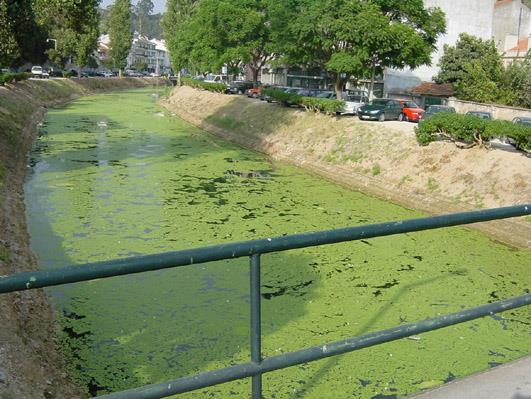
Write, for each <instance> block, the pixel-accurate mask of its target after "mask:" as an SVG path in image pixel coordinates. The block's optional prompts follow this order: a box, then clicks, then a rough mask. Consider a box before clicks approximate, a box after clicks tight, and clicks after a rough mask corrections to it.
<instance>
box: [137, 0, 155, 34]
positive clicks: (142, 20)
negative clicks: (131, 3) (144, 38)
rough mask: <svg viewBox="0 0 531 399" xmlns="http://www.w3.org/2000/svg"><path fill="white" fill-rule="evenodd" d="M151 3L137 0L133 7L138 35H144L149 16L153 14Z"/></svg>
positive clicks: (147, 0) (146, 0) (149, 0)
mask: <svg viewBox="0 0 531 399" xmlns="http://www.w3.org/2000/svg"><path fill="white" fill-rule="evenodd" d="M153 7H154V6H153V2H152V1H151V0H138V3H137V4H136V6H135V12H136V20H137V21H138V25H137V27H138V29H137V30H138V33H140V34H141V35H145V34H146V32H145V27H146V25H147V22H148V21H149V15H150V14H151V13H152V12H153Z"/></svg>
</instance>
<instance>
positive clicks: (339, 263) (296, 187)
mask: <svg viewBox="0 0 531 399" xmlns="http://www.w3.org/2000/svg"><path fill="white" fill-rule="evenodd" d="M160 94H161V92H160V91H157V90H156V89H141V90H134V91H128V92H115V93H109V94H101V95H94V96H88V97H84V98H82V99H79V100H76V101H74V102H72V103H69V104H68V105H66V106H64V107H61V108H56V109H50V110H49V112H48V114H47V117H46V119H45V121H43V123H42V126H40V128H39V137H38V139H37V140H36V142H35V145H34V148H33V151H32V154H31V157H30V166H31V173H30V174H29V177H28V180H27V183H26V186H25V201H26V209H27V211H26V212H27V222H28V227H29V231H30V234H31V244H32V248H33V250H34V251H35V253H36V254H37V256H38V258H39V263H40V266H41V268H43V269H47V268H57V267H62V266H66V265H71V264H79V263H85V262H94V261H102V260H109V259H115V258H122V257H128V256H134V255H140V254H153V253H159V252H164V251H172V250H179V249H186V248H194V247H199V246H206V245H212V244H216V243H223V242H230V241H236V240H246V239H255V238H265V237H272V236H281V235H285V234H292V233H298V232H304V231H316V230H324V229H333V228H340V227H347V226H355V225H362V224H368V223H377V222H383V221H389V220H398V219H405V218H413V217H418V216H421V214H420V213H419V212H415V211H412V210H408V209H405V208H402V207H400V206H397V205H394V204H391V203H388V202H385V201H383V200H380V199H377V198H374V197H370V196H367V195H364V194H362V193H360V192H357V191H353V190H349V189H346V188H343V187H340V186H338V185H335V184H333V183H331V182H328V181H326V180H323V179H320V178H318V177H316V176H313V175H311V174H308V173H306V172H305V171H304V170H301V169H298V168H295V167H292V166H289V165H286V164H283V163H278V162H275V161H272V160H270V159H268V158H267V157H265V156H263V155H261V154H259V153H256V152H252V151H249V150H245V149H242V148H240V147H237V146H235V145H233V144H231V143H227V142H225V141H222V140H221V139H219V138H216V137H214V136H212V135H209V134H208V133H206V132H204V131H202V130H200V129H198V128H196V127H193V126H191V125H189V124H187V123H186V122H184V121H182V120H180V119H179V118H177V117H175V116H172V115H170V114H168V113H167V111H165V110H164V109H163V108H161V107H160V106H158V105H157V101H158V96H159V95H160ZM530 265H531V253H530V252H529V251H521V250H516V249H513V248H510V247H507V246H504V245H501V244H499V243H497V242H494V241H492V240H490V239H489V238H487V237H485V236H483V235H481V234H480V233H478V232H476V231H469V230H465V229H462V228H451V229H442V230H436V231H427V232H421V233H411V234H404V235H400V236H394V237H383V238H377V239H370V240H362V241H357V242H352V243H344V244H336V245H330V246H326V247H321V248H310V249H304V250H294V251H288V252H285V253H281V254H271V255H265V256H264V257H263V275H262V290H263V299H264V300H263V319H264V322H263V332H264V342H263V352H264V355H265V356H267V355H277V354H280V353H283V352H286V351H291V350H296V349H300V348H304V347H307V346H311V345H318V344H322V343H324V342H328V341H334V340H339V339H343V338H346V337H350V336H355V335H360V334H363V333H367V332H370V331H375V330H379V329H383V328H388V327H392V326H395V325H399V324H400V323H406V322H412V321H415V320H419V319H423V318H427V317H431V316H435V315H439V314H444V313H450V312H453V311H458V310H461V309H464V308H467V307H471V306H473V305H479V304H483V303H487V302H489V301H495V300H497V299H503V298H506V297H509V296H514V295H519V294H522V293H523V292H524V291H526V290H528V288H529V286H530V283H531V273H529V267H530ZM48 292H49V294H50V296H51V298H52V300H53V302H54V306H55V307H56V309H57V314H58V317H59V322H60V326H61V345H62V348H63V349H64V353H65V355H66V357H67V360H68V363H69V368H70V372H71V373H72V375H73V376H74V378H75V379H76V381H78V382H79V383H80V384H81V385H83V386H86V387H87V389H88V390H89V391H90V393H91V394H93V395H95V394H103V393H105V392H111V391H117V390H122V389H127V388H132V387H135V386H139V385H142V384H147V383H154V382H160V381H163V380H166V379H170V378H176V377H179V376H186V375H189V374H192V373H196V372H199V371H202V370H210V369H214V368H218V367H223V366H227V365H231V364H234V363H237V362H244V361H247V360H248V359H249V356H250V355H249V344H248V341H249V339H248V320H249V310H248V307H249V303H248V265H247V260H246V259H242V260H233V261H223V262H215V263H212V264H206V265H195V266H190V267H184V268H179V269H176V270H163V271H157V272H150V273H142V274H137V275H130V276H124V277H115V278H111V279H106V280H97V281H92V282H86V283H79V284H72V285H67V286H63V287H58V288H53V289H50V290H49V291H48ZM530 323H531V312H530V310H529V309H528V308H523V309H519V310H515V311H510V312H506V313H503V314H501V315H495V316H492V317H487V318H485V319H482V320H476V321H473V322H468V323H465V324H462V325H458V326H453V327H450V328H446V329H444V330H440V331H435V332H431V333H427V334H423V335H421V336H419V337H413V339H404V340H400V341H397V342H393V343H388V344H384V345H381V346H378V347H375V348H370V349H365V350H362V351H358V352H354V353H351V354H347V355H343V356H341V357H335V358H330V359H325V360H321V361H318V362H314V363H311V364H307V365H301V366H298V367H292V368H290V369H286V370H282V371H278V372H273V373H270V374H267V375H266V376H264V393H265V397H266V398H268V399H269V398H287V397H294V398H298V397H300V398H351V397H356V398H367V399H368V398H375V399H376V398H380V399H381V398H395V397H401V396H403V395H405V394H407V393H412V392H415V391H418V390H420V389H423V388H428V387H431V386H435V385H437V384H440V383H443V382H445V381H450V380H452V379H454V378H456V377H460V376H463V375H467V374H471V373H473V372H476V371H479V370H484V369H487V368H489V367H492V366H495V365H497V364H500V363H503V362H507V361H510V360H512V359H516V358H519V357H522V356H525V355H529V354H530V353H531V339H530V331H531V328H530ZM249 385H250V384H249V381H247V380H242V381H237V382H234V383H229V384H225V385H220V386H217V387H213V388H210V389H205V390H201V391H200V392H196V393H190V394H187V395H183V396H182V397H184V398H206V397H213V398H225V397H248V392H249Z"/></svg>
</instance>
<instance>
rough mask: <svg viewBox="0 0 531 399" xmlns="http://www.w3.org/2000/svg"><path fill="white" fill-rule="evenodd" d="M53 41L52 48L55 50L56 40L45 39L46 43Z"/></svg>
mask: <svg viewBox="0 0 531 399" xmlns="http://www.w3.org/2000/svg"><path fill="white" fill-rule="evenodd" d="M49 42H53V47H54V50H55V51H57V40H56V39H46V43H49Z"/></svg>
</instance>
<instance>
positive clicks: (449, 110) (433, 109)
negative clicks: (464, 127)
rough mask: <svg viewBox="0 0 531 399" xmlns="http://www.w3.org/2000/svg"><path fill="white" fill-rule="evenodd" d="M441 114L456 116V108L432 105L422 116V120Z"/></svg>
mask: <svg viewBox="0 0 531 399" xmlns="http://www.w3.org/2000/svg"><path fill="white" fill-rule="evenodd" d="M441 112H446V113H450V114H455V108H454V107H448V106H447V105H430V106H429V107H428V109H427V110H426V112H425V113H424V114H423V115H422V120H424V119H426V118H429V117H430V116H432V115H435V114H438V113H441Z"/></svg>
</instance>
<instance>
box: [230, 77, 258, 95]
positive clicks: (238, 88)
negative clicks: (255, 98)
mask: <svg viewBox="0 0 531 399" xmlns="http://www.w3.org/2000/svg"><path fill="white" fill-rule="evenodd" d="M259 84H260V83H254V82H251V81H248V80H236V81H234V82H232V83H230V84H229V86H228V87H227V90H225V93H226V94H243V93H245V92H246V91H247V90H248V89H251V88H253V87H255V86H257V85H259Z"/></svg>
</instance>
